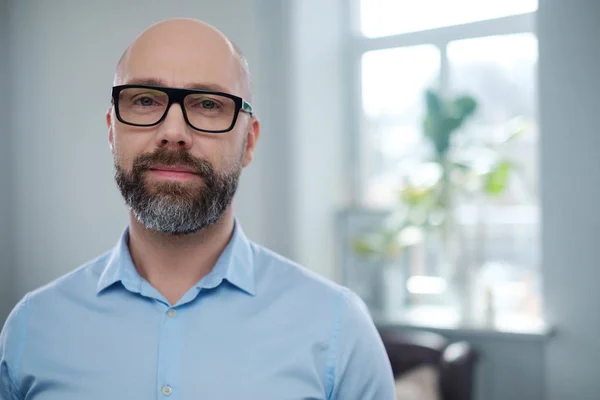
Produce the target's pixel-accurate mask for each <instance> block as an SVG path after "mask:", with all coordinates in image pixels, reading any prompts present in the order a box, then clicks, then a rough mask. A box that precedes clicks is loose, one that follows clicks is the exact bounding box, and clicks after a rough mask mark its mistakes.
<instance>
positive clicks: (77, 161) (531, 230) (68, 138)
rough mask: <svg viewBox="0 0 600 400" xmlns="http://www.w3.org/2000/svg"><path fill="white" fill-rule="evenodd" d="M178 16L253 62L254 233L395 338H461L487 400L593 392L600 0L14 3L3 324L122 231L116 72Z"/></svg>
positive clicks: (0, 170)
mask: <svg viewBox="0 0 600 400" xmlns="http://www.w3.org/2000/svg"><path fill="white" fill-rule="evenodd" d="M171 17H193V18H199V19H203V20H205V21H207V22H209V23H211V24H213V25H215V26H216V27H217V28H219V29H221V30H222V31H223V32H225V33H226V34H227V35H228V36H229V37H231V38H232V39H233V40H234V41H236V43H237V44H238V45H239V46H240V47H241V48H242V50H243V51H244V52H245V54H246V56H247V58H248V60H249V63H250V68H251V71H252V74H253V80H254V93H255V101H254V103H255V104H253V106H254V107H255V109H256V110H257V114H258V116H259V117H260V119H261V122H262V134H261V139H260V142H259V148H258V151H257V155H256V157H255V161H254V162H253V164H252V165H251V166H250V167H249V168H248V169H247V170H246V171H245V172H244V174H243V178H242V182H241V187H240V191H239V193H238V196H237V199H236V205H235V207H236V212H237V215H238V218H239V219H240V221H241V223H242V225H243V226H244V229H245V231H246V233H247V234H248V236H249V237H250V238H251V239H253V240H254V241H256V242H259V243H261V244H263V245H265V246H267V247H270V248H271V249H273V250H275V251H277V252H279V253H281V254H283V255H284V256H287V257H289V258H291V259H293V260H295V261H297V262H299V263H301V264H302V265H303V266H305V267H306V268H309V269H311V270H313V271H316V272H317V273H319V274H321V275H323V276H325V277H327V278H329V279H332V280H334V281H336V282H338V283H341V284H343V285H346V286H348V287H350V288H351V289H353V290H354V291H356V292H357V293H358V294H359V295H360V296H361V297H362V298H363V299H364V300H365V302H366V304H367V305H368V307H369V309H370V311H371V313H372V315H373V318H374V320H375V323H376V324H377V326H378V328H379V329H380V330H381V331H382V332H383V331H386V332H389V331H399V332H406V331H415V332H429V333H436V334H438V335H441V336H443V337H444V338H445V339H446V340H448V342H449V343H452V342H465V343H468V344H469V345H470V346H472V348H473V349H474V351H475V352H476V353H477V354H478V355H479V356H478V357H477V359H478V361H477V362H476V363H474V367H473V368H475V369H474V377H473V396H472V398H476V399H489V400H496V399H497V400H500V399H509V398H510V399H557V400H558V399H561V400H562V399H598V398H600V394H599V393H600V380H598V379H597V377H596V373H595V371H596V369H595V368H596V364H597V360H598V359H600V342H599V341H598V340H597V332H598V331H600V312H598V311H596V308H597V307H598V305H600V294H599V292H598V290H597V289H598V282H600V268H599V267H598V259H600V246H598V244H597V241H598V234H597V226H598V222H600V217H599V215H598V204H600V182H599V181H600V161H599V158H598V148H600V135H599V134H598V126H599V125H600V119H599V115H600V113H599V112H598V109H599V107H600V101H599V100H598V93H600V79H599V78H598V71H599V70H600V52H599V51H598V50H597V46H596V41H597V38H598V37H600V24H598V21H600V2H597V1H591V0H570V1H565V0H539V3H538V1H537V0H510V1H509V0H502V1H500V0H452V1H449V0H421V1H419V2H412V1H411V2H409V1H404V0H325V1H324V0H288V1H280V0H221V1H204V0H179V1H171V2H161V1H117V0H104V1H97V2H81V1H75V0H55V1H52V2H49V1H42V0H22V1H17V0H0V89H1V92H2V93H4V95H3V96H0V138H1V139H2V140H1V141H0V235H1V236H0V325H1V324H2V321H4V319H5V317H6V316H7V315H8V313H9V312H10V310H11V309H12V307H13V306H14V305H15V303H16V302H17V301H18V300H19V299H20V298H22V296H24V294H25V293H27V292H28V291H31V290H33V289H35V288H37V287H39V286H41V285H44V284H46V283H48V282H50V281H51V280H53V279H55V278H57V277H59V276H60V275H62V274H65V273H67V272H69V271H71V270H73V269H74V268H76V267H77V266H78V265H80V264H82V263H83V262H85V261H86V260H89V259H91V258H93V257H95V256H96V255H98V254H100V253H102V252H104V251H105V250H107V249H109V248H110V247H112V246H113V245H114V244H115V243H116V241H117V239H118V237H119V235H120V233H121V232H122V230H123V228H124V227H125V226H126V224H127V212H126V209H125V207H124V206H123V202H122V200H121V197H120V195H119V193H118V190H117V188H116V185H115V184H114V182H113V177H112V158H111V155H110V151H109V147H108V141H107V132H106V127H105V122H104V112H105V111H106V109H107V107H109V105H110V90H111V86H112V74H113V71H114V67H115V65H116V62H117V60H118V59H119V57H120V56H121V54H122V52H123V51H124V49H125V48H126V46H127V45H128V44H129V43H130V42H131V41H132V40H133V39H134V38H135V37H136V36H137V35H138V34H139V33H140V32H141V31H142V30H143V29H145V28H146V27H147V26H148V25H150V24H152V23H154V22H157V21H160V20H163V19H166V18H171ZM395 372H396V371H395ZM444 398H445V399H450V397H444ZM452 398H454V399H463V398H465V399H466V397H452Z"/></svg>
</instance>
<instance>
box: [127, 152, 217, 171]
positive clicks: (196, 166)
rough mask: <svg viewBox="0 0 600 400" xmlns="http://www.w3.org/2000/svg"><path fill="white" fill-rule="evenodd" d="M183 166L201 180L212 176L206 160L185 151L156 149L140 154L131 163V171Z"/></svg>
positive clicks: (212, 169) (209, 164) (209, 165)
mask: <svg viewBox="0 0 600 400" xmlns="http://www.w3.org/2000/svg"><path fill="white" fill-rule="evenodd" d="M158 164H160V165H168V166H175V165H177V166H184V167H187V168H190V169H192V170H193V171H194V172H195V173H196V174H198V175H200V176H201V177H203V178H209V177H212V176H214V174H215V172H214V168H213V166H212V164H211V163H210V162H208V161H206V160H203V159H200V158H196V157H194V156H192V155H191V154H190V153H188V152H187V151H186V150H166V149H162V148H160V149H156V150H155V151H154V152H152V153H148V154H142V155H141V156H139V157H137V158H136V159H135V160H134V162H133V171H134V172H136V173H141V172H144V171H148V170H150V169H152V168H153V167H154V166H155V165H158Z"/></svg>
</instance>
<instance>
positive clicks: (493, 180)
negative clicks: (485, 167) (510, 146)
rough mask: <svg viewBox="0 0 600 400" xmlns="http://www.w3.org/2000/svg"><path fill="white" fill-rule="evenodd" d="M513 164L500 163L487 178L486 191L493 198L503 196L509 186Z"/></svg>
mask: <svg viewBox="0 0 600 400" xmlns="http://www.w3.org/2000/svg"><path fill="white" fill-rule="evenodd" d="M511 169H512V164H511V163H510V162H509V161H507V160H503V161H501V162H500V163H498V164H497V165H496V166H495V167H494V168H493V169H492V170H491V171H490V172H489V173H488V174H487V175H486V177H485V191H486V192H487V193H488V194H489V195H491V196H499V195H501V194H502V193H503V192H504V190H505V189H506V186H507V185H508V178H509V176H510V171H511Z"/></svg>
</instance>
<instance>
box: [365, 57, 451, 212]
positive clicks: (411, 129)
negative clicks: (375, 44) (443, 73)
mask: <svg viewBox="0 0 600 400" xmlns="http://www.w3.org/2000/svg"><path fill="white" fill-rule="evenodd" d="M439 73H440V52H439V50H438V48H437V47H435V46H431V45H423V46H413V47H406V48H395V49H386V50H377V51H372V52H368V53H365V54H364V56H363V58H362V95H363V96H362V100H363V126H362V128H363V133H364V135H363V139H364V141H363V144H364V146H362V149H363V154H362V160H363V162H364V163H363V166H364V169H363V171H364V173H365V174H366V176H365V178H366V179H365V182H366V185H367V187H366V190H365V194H366V198H365V199H364V201H365V202H366V203H367V204H370V205H373V206H383V205H388V204H390V203H391V202H392V201H393V196H394V189H395V188H396V187H397V184H395V183H396V182H397V180H398V178H397V177H398V168H402V165H405V164H407V163H410V160H411V157H418V156H420V155H422V153H423V151H426V149H425V148H423V142H422V140H421V120H422V117H423V113H424V101H423V99H424V97H423V96H424V92H425V90H426V89H428V88H431V87H437V86H438V79H439ZM399 162H401V163H402V165H401V164H399Z"/></svg>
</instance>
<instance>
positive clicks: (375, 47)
mask: <svg viewBox="0 0 600 400" xmlns="http://www.w3.org/2000/svg"><path fill="white" fill-rule="evenodd" d="M355 4H356V10H357V11H358V12H357V15H358V18H357V21H355V22H356V24H355V28H356V29H355V32H354V34H353V35H352V37H351V39H350V40H349V52H348V54H349V57H350V60H349V61H350V62H349V65H351V66H352V71H353V72H352V73H351V74H349V76H351V77H352V78H353V81H352V85H355V89H354V90H353V93H355V94H356V96H353V97H355V98H356V101H355V103H354V104H353V107H354V108H353V109H354V110H356V112H354V113H352V114H353V115H354V117H353V118H354V120H353V123H352V124H350V125H351V126H352V127H355V128H354V129H355V132H354V133H355V139H356V140H355V141H354V146H353V149H354V150H353V157H352V160H358V162H356V163H354V164H353V165H352V166H351V167H353V168H354V172H355V175H356V176H357V177H358V178H356V180H355V181H354V197H355V203H357V204H360V205H361V206H364V207H367V208H369V209H389V208H392V207H394V206H395V205H396V204H397V202H398V199H399V191H400V190H402V188H403V185H404V184H405V181H404V180H403V179H402V177H405V176H407V174H410V171H411V170H414V168H415V167H416V166H417V165H420V164H422V162H423V160H425V159H427V157H428V155H430V154H431V152H432V149H431V145H430V144H429V143H428V142H427V141H426V140H424V137H423V118H424V114H425V111H426V109H425V92H426V90H428V89H434V90H436V91H438V92H439V93H440V94H441V95H442V96H444V97H451V96H455V95H460V94H465V93H466V94H469V95H471V96H473V97H474V98H475V99H476V100H477V102H478V108H477V112H476V114H475V115H474V116H473V118H472V119H471V120H470V121H469V122H468V123H467V124H466V125H465V126H464V128H463V129H461V131H460V134H459V135H457V137H456V138H454V139H455V143H459V144H460V143H471V142H476V143H488V142H490V141H495V142H498V143H501V142H505V143H502V144H499V145H497V146H496V147H494V149H495V150H497V154H498V155H500V156H502V157H505V158H506V159H507V160H510V162H511V165H515V166H518V168H515V169H514V172H515V173H514V174H511V178H510V180H509V184H508V185H507V190H506V191H504V193H503V194H502V195H501V196H497V197H495V198H491V197H485V198H483V199H482V198H481V196H479V197H477V198H475V199H473V197H469V198H467V197H460V198H459V201H458V203H459V204H457V207H456V209H457V215H458V221H459V224H461V226H462V227H463V230H462V232H463V234H464V239H465V242H466V243H467V245H466V247H465V248H464V249H463V251H464V253H465V254H466V253H468V256H467V258H469V257H470V258H469V259H471V260H473V259H476V260H478V261H477V262H478V263H479V264H480V265H479V266H480V267H481V268H479V269H478V271H479V276H478V279H481V280H484V281H485V282H486V284H485V285H486V290H487V289H489V290H491V291H492V292H493V300H491V301H493V303H494V305H495V306H496V308H497V309H498V310H500V311H502V310H510V313H508V311H507V314H506V315H509V314H510V315H513V316H514V315H515V314H518V315H523V314H527V315H529V316H539V315H540V298H541V295H540V288H539V268H538V258H539V256H538V253H539V251H538V249H539V244H538V241H539V235H538V227H539V221H538V215H539V209H538V208H539V207H538V201H537V181H538V179H537V176H538V167H537V165H538V163H537V146H538V132H537V122H536V119H537V99H536V93H537V88H536V82H537V39H536V36H535V33H534V29H533V25H534V24H533V22H534V14H535V12H536V10H537V0H453V1H448V0H422V1H419V2H413V1H410V2H409V1H406V0H356V3H355ZM516 131H518V132H519V135H518V137H517V135H515V138H513V136H512V135H511V133H512V132H516ZM509 137H510V139H511V140H505V139H508V138H509ZM459 147H460V146H459ZM495 154H496V153H495ZM465 156H470V155H469V154H466V155H465ZM485 156H486V155H485V154H483V156H482V155H481V154H479V155H478V157H480V158H482V160H481V163H482V165H483V167H482V168H485V164H486V162H488V161H489V160H486V157H485ZM496 157H497V155H496ZM477 257H479V258H477ZM429 278H431V277H429ZM418 282H421V283H423V282H425V283H426V282H433V283H432V285H434V286H435V287H440V285H439V283H440V282H439V281H435V280H427V279H422V280H420V281H418ZM436 285H437V286H436ZM405 286H407V287H409V288H410V287H413V288H414V287H423V285H422V284H420V285H415V284H414V282H412V286H411V285H410V284H409V285H405ZM425 286H426V285H425ZM432 287H433V286H432ZM515 288H520V289H519V290H520V291H521V292H522V296H521V297H522V298H518V299H517V298H516V297H515V293H517V292H519V291H518V290H515ZM428 290H429V289H428V288H424V291H425V292H427V291H428ZM521 292H519V293H521ZM516 303H518V305H515V304H516Z"/></svg>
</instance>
